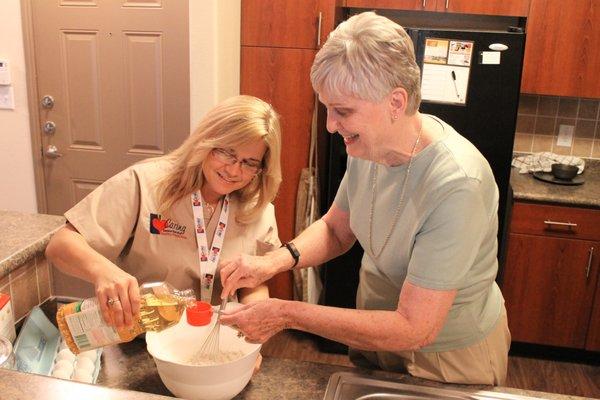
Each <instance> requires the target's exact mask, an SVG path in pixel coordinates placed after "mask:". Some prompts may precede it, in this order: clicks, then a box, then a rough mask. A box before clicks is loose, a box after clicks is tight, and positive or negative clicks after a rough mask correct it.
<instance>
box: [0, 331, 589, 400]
mask: <svg viewBox="0 0 600 400" xmlns="http://www.w3.org/2000/svg"><path fill="white" fill-rule="evenodd" d="M335 372H353V373H359V374H361V375H364V376H370V377H374V378H379V379H389V380H394V381H396V382H400V383H405V384H412V385H425V386H432V387H445V388H452V389H458V390H462V391H468V392H473V391H477V390H491V391H495V392H503V393H509V394H513V395H521V396H531V397H538V398H544V399H551V400H568V399H574V400H575V399H582V397H576V396H565V395H557V394H550V393H542V392H534V391H527V390H518V389H511V388H502V387H496V388H490V387H483V386H459V385H442V384H436V383H435V382H430V381H425V380H422V379H417V378H413V377H410V376H408V375H404V374H397V373H390V372H384V371H373V370H364V369H358V368H349V367H341V366H335V365H327V364H317V363H311V362H304V361H295V360H286V359H278V358H269V357H267V358H265V359H264V360H263V364H262V367H261V371H260V373H258V374H257V375H255V376H254V377H253V378H252V380H251V381H250V383H249V384H248V386H246V388H245V389H244V390H243V391H242V392H241V393H240V394H239V395H238V396H236V397H235V399H236V400H264V399H297V400H319V399H322V398H323V396H324V395H325V390H326V388H327V383H328V381H329V377H330V376H331V375H332V374H333V373H335ZM0 387H1V388H2V392H1V393H2V396H1V398H2V399H4V398H6V399H12V400H30V399H36V398H38V399H41V398H43V399H45V400H59V399H60V400H63V399H75V398H77V399H88V400H95V399H102V400H117V399H119V400H138V399H151V400H154V399H156V400H158V399H166V398H167V397H163V396H169V397H171V396H172V395H171V394H170V393H169V391H168V390H167V389H166V388H165V386H164V385H163V384H162V382H161V380H160V377H159V376H158V373H157V371H156V367H155V366H154V362H153V361H152V358H151V357H150V356H149V355H148V354H147V352H146V351H145V343H144V342H143V341H141V340H135V341H134V342H132V343H128V344H124V345H120V346H113V347H110V348H107V349H105V352H104V354H103V358H102V370H101V372H100V376H99V378H98V382H97V383H96V384H95V385H88V384H83V383H78V382H70V381H64V380H61V379H56V378H50V377H46V376H40V375H33V374H26V373H22V372H15V371H7V370H2V369H0Z"/></svg>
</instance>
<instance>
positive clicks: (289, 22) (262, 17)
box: [241, 0, 320, 49]
mask: <svg viewBox="0 0 600 400" xmlns="http://www.w3.org/2000/svg"><path fill="white" fill-rule="evenodd" d="M319 3H320V2H319V0H302V1H281V0H242V8H241V13H242V32H241V43H242V46H268V47H292V48H303V49H315V48H317V35H318V28H319Z"/></svg>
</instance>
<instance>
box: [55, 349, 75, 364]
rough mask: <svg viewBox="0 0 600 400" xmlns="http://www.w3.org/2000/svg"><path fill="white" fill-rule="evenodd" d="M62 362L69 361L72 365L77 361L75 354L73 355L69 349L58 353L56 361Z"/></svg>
mask: <svg viewBox="0 0 600 400" xmlns="http://www.w3.org/2000/svg"><path fill="white" fill-rule="evenodd" d="M61 360H67V361H69V362H70V363H73V362H74V361H75V354H73V353H71V350H69V349H62V350H61V351H59V352H58V355H57V356H56V361H61Z"/></svg>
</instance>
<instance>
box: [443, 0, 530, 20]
mask: <svg viewBox="0 0 600 400" xmlns="http://www.w3.org/2000/svg"><path fill="white" fill-rule="evenodd" d="M437 10H438V11H446V12H453V13H462V14H486V15H510V16H517V17H521V16H526V15H527V14H528V12H529V0H438V3H437Z"/></svg>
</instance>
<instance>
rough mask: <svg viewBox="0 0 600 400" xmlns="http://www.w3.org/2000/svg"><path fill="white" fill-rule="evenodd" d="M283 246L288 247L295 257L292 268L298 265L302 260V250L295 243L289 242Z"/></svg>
mask: <svg viewBox="0 0 600 400" xmlns="http://www.w3.org/2000/svg"><path fill="white" fill-rule="evenodd" d="M281 247H285V248H286V249H288V250H289V252H290V254H291V255H292V257H293V258H294V265H292V268H294V267H295V266H296V265H298V261H300V252H299V251H298V249H297V248H296V246H294V243H292V242H287V243H284V244H283V245H282V246H281Z"/></svg>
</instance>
